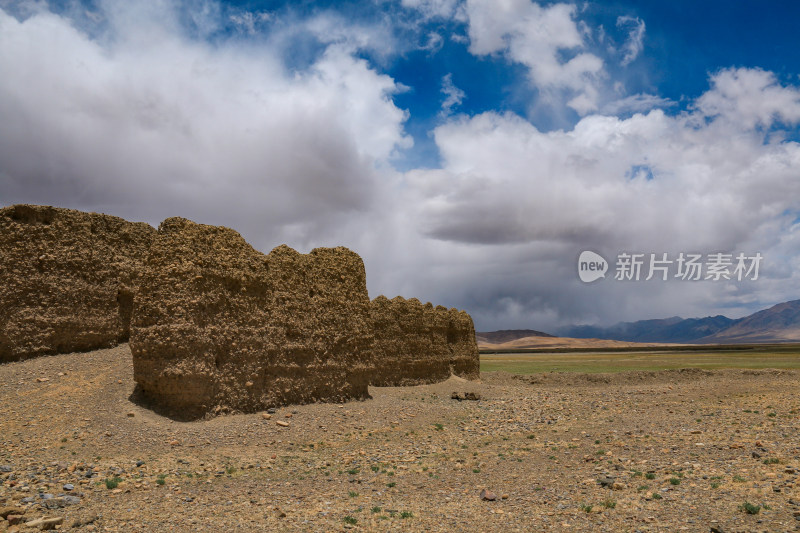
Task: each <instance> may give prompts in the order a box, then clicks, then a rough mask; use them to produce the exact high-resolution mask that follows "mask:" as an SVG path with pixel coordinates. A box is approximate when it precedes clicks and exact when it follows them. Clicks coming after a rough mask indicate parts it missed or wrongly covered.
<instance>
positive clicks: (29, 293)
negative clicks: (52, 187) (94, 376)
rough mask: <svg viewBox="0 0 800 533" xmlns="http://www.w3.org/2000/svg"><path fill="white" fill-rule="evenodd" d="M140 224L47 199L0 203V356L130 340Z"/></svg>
mask: <svg viewBox="0 0 800 533" xmlns="http://www.w3.org/2000/svg"><path fill="white" fill-rule="evenodd" d="M154 236H155V229H153V228H152V227H151V226H149V225H147V224H144V223H133V222H127V221H125V220H123V219H121V218H118V217H113V216H109V215H101V214H97V213H84V212H81V211H75V210H71V209H61V208H55V207H47V206H34V205H14V206H10V207H4V208H2V209H0V362H5V361H15V360H20V359H27V358H30V357H36V356H39V355H48V354H56V353H69V352H77V351H88V350H94V349H97V348H105V347H109V346H114V345H115V344H117V343H119V342H124V341H126V340H127V339H128V334H129V324H130V317H131V305H132V302H133V293H134V290H135V286H136V283H137V278H138V276H139V273H140V271H141V266H142V261H143V259H144V257H145V256H146V255H147V249H148V248H149V246H150V242H151V240H152V239H153V237H154Z"/></svg>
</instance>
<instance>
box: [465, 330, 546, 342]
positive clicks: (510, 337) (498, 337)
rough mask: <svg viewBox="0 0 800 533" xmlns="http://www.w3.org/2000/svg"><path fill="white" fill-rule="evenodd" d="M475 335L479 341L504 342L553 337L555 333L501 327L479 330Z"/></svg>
mask: <svg viewBox="0 0 800 533" xmlns="http://www.w3.org/2000/svg"><path fill="white" fill-rule="evenodd" d="M475 336H476V338H477V339H478V342H479V343H481V342H482V343H485V344H502V343H504V342H510V341H515V340H517V339H524V338H525V337H552V336H553V335H550V334H549V333H544V332H541V331H536V330H534V329H501V330H499V331H479V332H477V333H476V334H475Z"/></svg>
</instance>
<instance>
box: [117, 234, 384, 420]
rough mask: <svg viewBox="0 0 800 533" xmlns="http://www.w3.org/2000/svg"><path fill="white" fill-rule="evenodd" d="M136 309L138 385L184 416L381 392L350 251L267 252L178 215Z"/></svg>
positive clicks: (161, 238) (161, 241)
mask: <svg viewBox="0 0 800 533" xmlns="http://www.w3.org/2000/svg"><path fill="white" fill-rule="evenodd" d="M134 308H135V313H134V319H133V328H132V336H131V352H132V354H133V367H134V378H135V380H136V382H137V384H138V386H139V388H140V392H141V393H142V394H143V396H144V397H145V398H146V399H149V400H152V401H154V402H155V403H156V404H157V405H158V406H159V407H161V408H162V409H166V410H170V411H172V412H174V413H175V414H179V415H181V416H184V417H187V418H195V417H200V416H203V415H207V414H212V413H218V412H225V411H240V412H253V411H257V410H260V409H264V408H267V407H272V406H279V405H286V404H292V403H309V402H317V401H345V400H350V399H363V398H368V397H369V391H368V385H369V375H370V373H371V370H372V368H373V366H372V350H371V346H372V329H371V323H370V320H369V297H368V295H367V288H366V274H365V271H364V264H363V262H362V260H361V258H360V257H359V256H358V255H357V254H355V253H354V252H352V251H350V250H348V249H346V248H343V247H338V248H317V249H315V250H313V251H312V252H311V253H309V254H300V253H298V252H296V251H294V250H292V249H291V248H289V247H287V246H279V247H277V248H275V249H274V250H272V252H270V253H269V254H267V255H264V254H262V253H260V252H258V251H256V250H255V249H253V248H252V247H251V246H250V245H249V244H247V242H245V240H244V239H243V238H242V237H241V236H240V235H239V234H238V233H236V232H235V231H233V230H231V229H228V228H224V227H215V226H207V225H202V224H196V223H194V222H191V221H189V220H185V219H181V218H170V219H167V220H165V221H164V222H163V223H162V224H161V226H160V227H159V230H158V235H157V237H156V239H155V240H154V242H153V245H152V246H151V249H150V254H149V256H148V259H147V265H146V269H145V274H144V278H143V282H142V284H141V286H140V290H139V292H138V293H137V294H136V299H135V306H134Z"/></svg>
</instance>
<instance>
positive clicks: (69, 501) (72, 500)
mask: <svg viewBox="0 0 800 533" xmlns="http://www.w3.org/2000/svg"><path fill="white" fill-rule="evenodd" d="M61 499H62V500H64V503H65V504H66V505H78V504H79V503H81V499H80V498H78V497H77V496H72V495H66V496H62V497H61Z"/></svg>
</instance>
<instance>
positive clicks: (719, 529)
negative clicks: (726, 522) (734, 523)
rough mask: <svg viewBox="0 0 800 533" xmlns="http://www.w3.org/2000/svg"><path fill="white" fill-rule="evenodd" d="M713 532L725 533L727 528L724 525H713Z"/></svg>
mask: <svg viewBox="0 0 800 533" xmlns="http://www.w3.org/2000/svg"><path fill="white" fill-rule="evenodd" d="M711 533H725V530H724V529H722V526H711Z"/></svg>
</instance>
